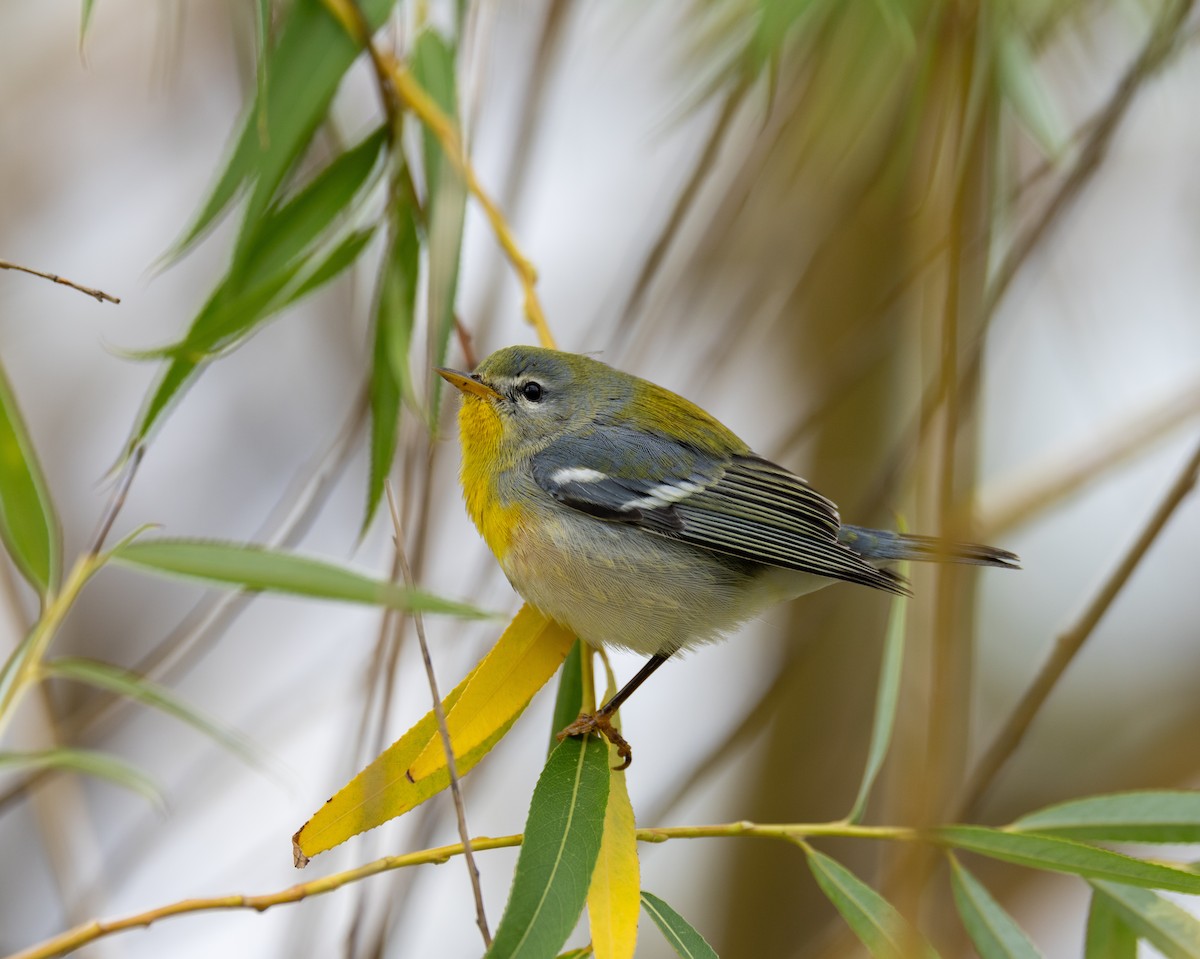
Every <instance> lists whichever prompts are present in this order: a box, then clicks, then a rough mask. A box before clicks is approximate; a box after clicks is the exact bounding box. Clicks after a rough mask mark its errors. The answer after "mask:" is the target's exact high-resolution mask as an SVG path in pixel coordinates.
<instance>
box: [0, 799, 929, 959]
mask: <svg viewBox="0 0 1200 959" xmlns="http://www.w3.org/2000/svg"><path fill="white" fill-rule="evenodd" d="M727 836H757V837H762V838H766V839H782V840H784V841H786V842H792V843H794V842H797V841H798V840H803V839H805V838H806V837H813V836H847V837H855V838H862V839H895V840H912V839H916V838H917V836H918V834H917V832H916V830H913V829H906V828H903V827H893V826H855V825H851V824H850V823H847V822H841V821H839V822H829V823H752V822H734V823H724V824H720V825H714V826H670V827H665V828H662V829H639V830H638V831H637V838H638V839H639V840H640V841H642V842H655V843H659V842H666V841H667V840H669V839H707V838H714V837H727ZM521 839H522V837H521V836H520V835H515V836H497V837H494V838H492V837H487V836H483V837H479V838H477V839H473V840H471V848H472V849H474V850H476V851H479V850H483V849H501V848H504V847H507V846H519V845H520V844H521ZM462 852H463V845H462V843H454V844H453V845H450V846H439V847H437V848H436V849H423V850H421V851H420V852H411V853H407V854H405V855H403V856H385V857H384V858H382V859H376V860H375V861H374V862H369V863H367V864H365V865H362V866H358V867H357V868H355V869H348V870H346V871H345V872H337V873H333V874H332V875H329V876H324V877H322V878H320V879H313V880H312V881H310V882H302V883H299V884H298V885H295V886H290V887H288V888H287V889H282V890H280V891H279V892H272V893H265V894H263V895H258V896H244V895H231V896H214V897H212V898H208V899H183V900H180V901H179V902H173V903H170V904H168V905H165V906H159V907H158V908H157V909H148V910H146V911H145V912H139V913H135V914H134V915H131V916H125V917H123V918H120V919H109V920H98V919H97V920H93V921H91V922H86V923H84V924H82V925H80V926H76V927H75V928H74V929H68V930H67V931H66V932H63V933H60V934H59V935H57V936H54V937H53V938H50V939H47V940H45V941H44V942H40V943H38V944H36V945H33V946H30V947H29V948H28V949H24V950H22V951H21V952H17V953H14V954H12V955H11V956H9V957H8V959H50V957H51V956H60V955H63V954H65V953H68V952H72V951H74V950H76V949H78V948H80V947H81V946H84V945H86V944H87V943H89V942H94V941H95V940H97V939H100V938H102V937H104V936H108V935H111V934H113V933H115V932H121V931H122V930H125V929H136V928H138V927H142V926H149V925H151V924H152V923H154V922H157V921H158V920H159V919H166V918H167V917H169V916H179V915H184V914H186V913H190V912H210V911H213V910H217V909H253V910H255V911H256V912H265V911H266V910H267V909H270V908H271V907H272V906H279V905H283V904H285V903H290V902H299V901H300V900H302V899H307V898H308V897H310V896H319V895H322V894H323V893H327V892H332V891H333V890H334V889H339V888H341V887H342V886H345V885H348V884H349V883H352V882H358V881H359V880H360V879H366V878H367V877H368V876H375V875H378V874H379V873H381V872H388V871H389V870H392V869H402V868H404V867H406V866H418V865H422V864H424V863H442V862H446V861H447V860H448V859H450V858H451V857H453V856H458V855H461V854H462Z"/></svg>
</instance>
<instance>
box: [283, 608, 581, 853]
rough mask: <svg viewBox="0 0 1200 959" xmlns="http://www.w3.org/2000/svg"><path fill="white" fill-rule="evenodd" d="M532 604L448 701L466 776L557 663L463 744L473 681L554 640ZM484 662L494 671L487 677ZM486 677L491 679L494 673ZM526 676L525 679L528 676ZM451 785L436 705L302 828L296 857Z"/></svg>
mask: <svg viewBox="0 0 1200 959" xmlns="http://www.w3.org/2000/svg"><path fill="white" fill-rule="evenodd" d="M527 610H528V607H524V608H522V610H521V612H519V613H518V614H517V616H516V617H515V618H514V619H513V622H512V623H511V624H510V625H509V627H508V629H506V630H505V631H504V634H503V635H502V636H501V637H500V640H499V641H498V642H497V643H496V645H495V646H494V647H493V648H492V651H491V652H490V653H488V655H487V656H486V657H485V658H484V659H483V661H482V662H480V664H479V665H477V666H476V667H475V668H474V669H473V670H472V671H471V672H470V673H469V674H468V675H467V677H466V679H464V680H463V681H462V682H461V683H459V684H458V686H456V687H455V688H454V690H453V692H451V693H450V695H449V696H447V697H446V698H445V699H444V700H443V701H442V706H443V709H445V711H446V716H447V725H448V726H449V727H450V741H451V744H452V745H453V746H454V756H455V764H456V767H457V769H458V774H459V775H460V776H464V775H466V774H467V772H469V771H470V770H471V769H473V768H474V767H475V766H476V765H477V764H478V763H479V761H480V760H481V759H482V758H483V757H484V756H486V755H487V754H488V753H489V752H490V751H491V750H492V747H494V746H495V745H496V743H498V742H499V741H500V740H501V739H502V738H503V737H504V735H505V733H507V732H508V730H509V729H510V728H511V727H512V724H513V723H514V722H516V720H517V717H519V716H520V715H521V712H522V711H523V710H524V708H525V706H526V705H528V703H529V700H530V699H532V698H533V694H534V693H535V692H537V690H538V688H540V686H541V685H542V684H543V683H545V681H546V679H548V678H549V676H550V675H551V674H552V673H553V668H551V669H550V671H549V672H548V673H547V674H546V675H545V677H544V678H543V679H542V681H541V683H538V684H537V685H536V686H535V685H532V684H527V685H526V687H525V688H526V692H525V699H524V701H523V702H519V703H518V704H517V705H516V706H515V707H506V708H502V709H500V710H498V714H499V719H498V720H497V724H496V725H494V726H491V727H489V729H490V731H489V732H488V733H487V735H486V736H485V738H484V739H483V740H482V741H480V742H478V743H476V744H475V745H474V746H470V745H466V746H464V739H463V738H462V737H461V736H458V735H455V728H456V726H455V725H454V721H453V720H452V717H454V715H455V714H456V713H457V712H458V711H459V707H460V704H461V703H462V702H463V700H464V698H465V694H466V693H467V690H468V688H469V687H472V686H474V685H475V683H476V681H477V680H481V677H482V685H488V684H493V683H495V682H497V681H499V682H503V681H504V675H505V674H504V671H503V670H498V669H497V667H498V665H503V664H505V663H507V664H508V665H509V666H512V667H515V668H516V669H517V670H518V671H519V670H520V669H521V668H522V665H521V664H522V660H521V656H520V652H519V650H518V649H516V648H515V647H527V646H528V642H529V639H530V636H531V635H533V636H534V638H538V637H543V638H544V639H545V640H546V641H549V640H551V639H552V635H553V634H552V633H550V631H548V630H544V629H543V628H542V625H540V624H539V620H540V623H541V624H544V623H546V622H547V621H546V620H545V619H544V618H542V617H540V615H539V614H533V615H530V613H529V612H527ZM555 628H557V627H555ZM567 645H569V639H566V640H563V649H564V651H565V649H566V647H567ZM560 658H561V657H560ZM535 659H536V657H535ZM535 665H536V664H535ZM485 668H486V669H487V670H488V673H487V675H486V676H485V675H484V670H485ZM487 676H490V677H491V678H490V679H488V678H487ZM522 681H525V679H524V677H522ZM492 688H494V687H492ZM473 695H474V696H475V697H476V700H477V702H478V700H479V699H480V698H481V697H479V696H478V690H477V692H476V693H475V694H473ZM427 752H428V753H429V754H430V756H431V757H433V761H432V762H431V768H430V771H429V772H428V773H427V774H424V775H422V776H420V777H418V776H414V775H411V774H410V770H411V769H412V768H414V767H415V765H416V762H417V758H418V756H421V755H423V754H425V753H427ZM449 784H450V774H449V771H448V770H447V768H446V756H445V752H444V750H443V747H442V740H441V736H440V735H439V733H438V729H437V720H436V718H435V717H434V714H433V711H432V710H430V711H429V712H428V713H426V714H425V716H423V717H422V718H421V720H420V721H419V722H418V723H417V724H416V725H415V726H413V727H412V728H411V729H410V730H409V731H408V732H406V733H405V734H404V735H403V736H401V737H400V739H399V740H397V741H396V742H395V743H393V744H392V745H391V746H389V747H388V748H387V749H386V750H384V752H383V753H382V754H381V755H380V756H378V757H377V758H376V759H374V760H373V761H372V762H371V763H369V764H368V765H367V767H366V768H365V769H363V771H362V772H360V773H359V774H358V775H357V776H355V777H354V779H352V780H351V781H350V782H349V783H347V784H346V786H344V787H343V788H342V789H341V791H339V792H338V794H337V795H336V796H334V797H333V798H332V799H330V800H329V801H328V802H327V803H326V804H325V805H324V806H323V807H321V809H319V810H318V811H317V812H316V814H315V815H313V817H312V818H311V819H310V820H309V821H308V822H307V823H305V824H304V826H303V827H302V828H301V829H300V830H299V831H298V832H297V833H296V835H295V836H294V837H293V843H294V846H295V853H296V860H297V863H300V864H302V863H304V862H307V860H308V859H309V858H311V857H312V856H315V855H316V854H317V853H320V852H324V851H325V850H327V849H332V848H333V847H334V846H336V845H338V844H339V843H343V842H345V841H346V840H347V839H349V838H350V837H351V836H355V835H357V834H358V833H360V832H364V831H366V830H368V829H373V828H374V827H376V826H378V825H380V824H381V823H384V822H387V821H388V820H389V819H394V818H395V817H396V816H399V815H402V814H403V813H406V812H408V811H409V810H410V809H413V808H414V807H416V806H418V805H420V804H421V803H423V802H424V801H425V800H426V799H428V798H430V797H431V796H434V795H436V794H437V793H439V792H441V791H442V790H443V789H445V788H446V787H447V786H448V785H449Z"/></svg>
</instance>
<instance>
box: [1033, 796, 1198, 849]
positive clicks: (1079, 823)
mask: <svg viewBox="0 0 1200 959" xmlns="http://www.w3.org/2000/svg"><path fill="white" fill-rule="evenodd" d="M1010 828H1011V829H1014V830H1016V831H1019V832H1037V833H1042V834H1043V835H1052V836H1065V837H1067V838H1070V839H1106V840H1109V841H1112V842H1176V843H1185V842H1200V792H1185V791H1182V790H1161V791H1158V790H1156V791H1145V792H1126V793H1113V794H1110V795H1107V796H1089V797H1088V798H1086V799H1075V800H1072V801H1070V802H1065V803H1059V804H1057V805H1054V806H1048V807H1046V808H1045V809H1039V810H1038V811H1037V812H1033V813H1030V814H1029V815H1028V816H1022V817H1021V818H1020V819H1018V820H1017V821H1016V822H1015V823H1013V824H1012V826H1011V827H1010Z"/></svg>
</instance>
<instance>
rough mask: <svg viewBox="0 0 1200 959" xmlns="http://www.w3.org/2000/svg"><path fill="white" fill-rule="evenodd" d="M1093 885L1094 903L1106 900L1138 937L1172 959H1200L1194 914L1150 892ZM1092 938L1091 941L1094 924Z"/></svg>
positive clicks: (1199, 927) (1199, 930)
mask: <svg viewBox="0 0 1200 959" xmlns="http://www.w3.org/2000/svg"><path fill="white" fill-rule="evenodd" d="M1092 886H1093V887H1094V889H1095V892H1094V893H1093V899H1094V900H1098V899H1099V900H1103V901H1104V904H1105V905H1106V906H1107V907H1108V908H1109V910H1110V911H1111V912H1112V913H1113V914H1114V915H1115V916H1116V917H1117V918H1118V919H1119V920H1120V921H1121V922H1122V923H1123V924H1124V925H1125V926H1127V927H1128V928H1129V929H1130V930H1131V931H1132V932H1133V933H1134V935H1136V936H1137V937H1138V938H1141V939H1145V940H1146V942H1148V943H1150V945H1152V946H1153V947H1154V948H1155V949H1157V950H1158V951H1159V952H1161V953H1162V954H1163V955H1164V956H1167V957H1168V959H1196V957H1197V956H1200V920H1197V919H1196V917H1195V916H1193V915H1191V913H1189V912H1187V911H1186V910H1184V909H1181V908H1180V907H1179V906H1177V905H1175V903H1173V902H1170V901H1168V900H1166V899H1164V898H1163V897H1162V896H1159V895H1156V894H1154V893H1152V892H1151V891H1150V890H1148V889H1137V888H1135V887H1133V886H1122V885H1119V884H1117V883H1113V882H1093V883H1092ZM1088 938H1089V941H1090V939H1091V935H1090V924H1089V936H1088ZM1089 959H1090V957H1089Z"/></svg>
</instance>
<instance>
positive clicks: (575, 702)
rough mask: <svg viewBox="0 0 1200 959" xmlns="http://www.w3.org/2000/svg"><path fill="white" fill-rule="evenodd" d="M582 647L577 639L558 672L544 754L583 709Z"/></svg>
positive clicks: (554, 744)
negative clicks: (548, 741)
mask: <svg viewBox="0 0 1200 959" xmlns="http://www.w3.org/2000/svg"><path fill="white" fill-rule="evenodd" d="M582 665H583V645H582V643H581V642H580V641H579V640H578V639H577V640H575V645H574V646H572V647H571V651H570V652H569V653H567V658H566V659H565V660H563V664H562V669H560V670H559V672H558V694H557V695H556V696H555V697H554V719H553V720H552V723H551V726H550V745H549V747H548V748H547V750H546V754H547V755H549V754H550V753H552V752H554V748H555V747H556V746H557V745H558V734H559V732H560V731H561V730H563V729H566V728H567V727H568V726H570V725H571V723H573V722H575V720H576V719H577V718H578V717H579V713H580V711H581V710H582V709H583V672H582V670H581V666H582Z"/></svg>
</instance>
